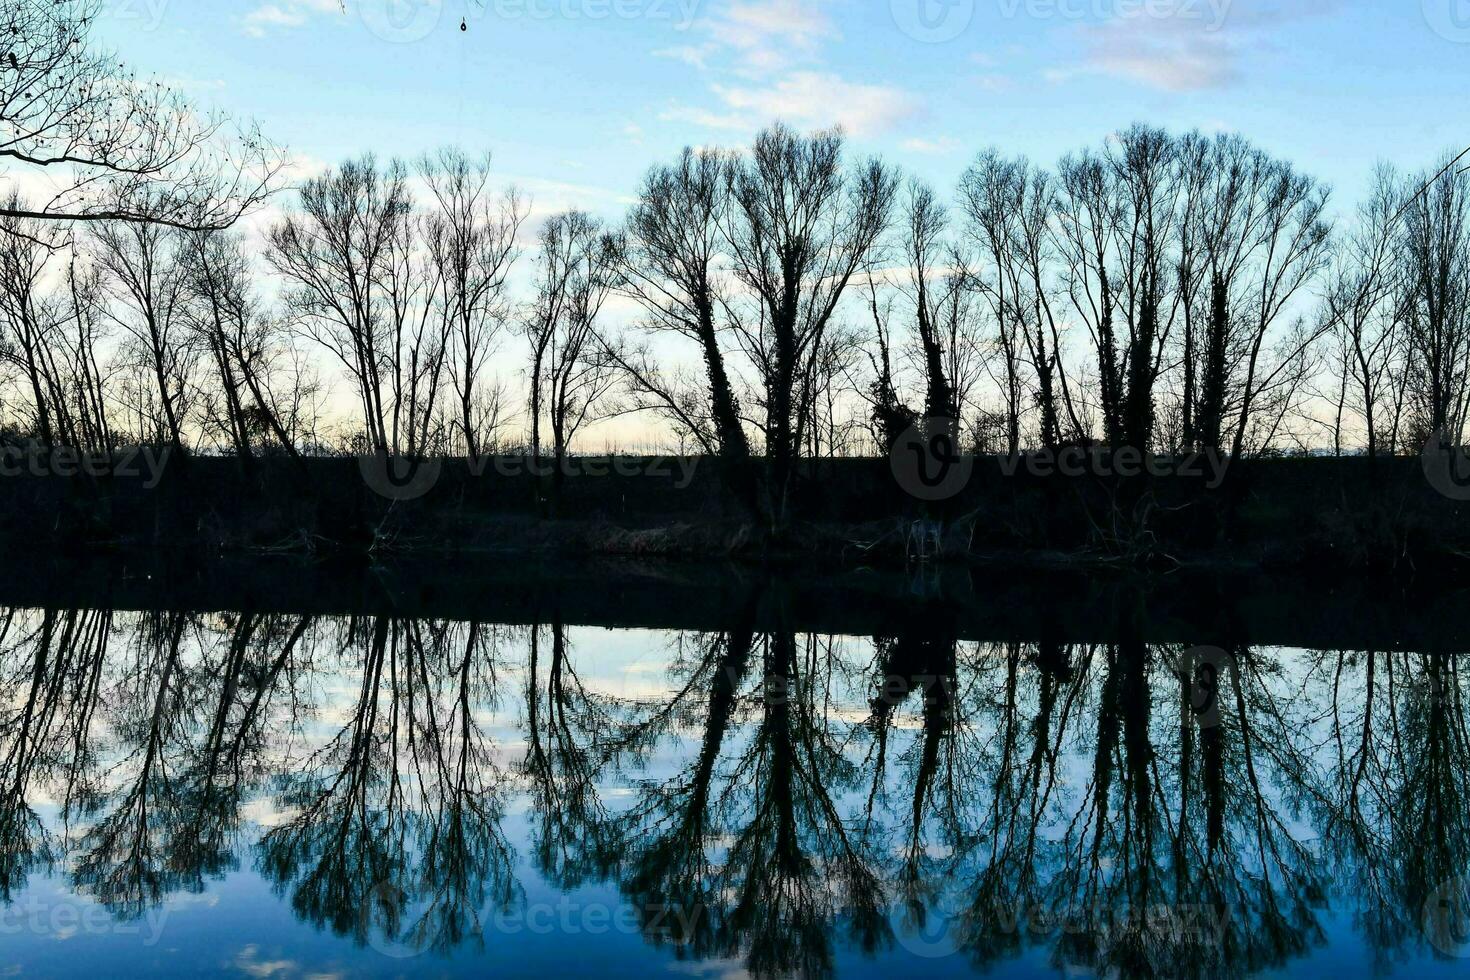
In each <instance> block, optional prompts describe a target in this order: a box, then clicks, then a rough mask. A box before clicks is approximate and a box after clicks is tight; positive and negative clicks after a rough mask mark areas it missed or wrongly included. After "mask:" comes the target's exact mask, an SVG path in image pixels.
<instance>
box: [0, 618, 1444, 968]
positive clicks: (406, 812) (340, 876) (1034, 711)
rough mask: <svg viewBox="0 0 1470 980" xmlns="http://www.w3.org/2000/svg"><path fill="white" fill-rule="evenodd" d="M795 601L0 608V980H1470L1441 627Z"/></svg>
mask: <svg viewBox="0 0 1470 980" xmlns="http://www.w3.org/2000/svg"><path fill="white" fill-rule="evenodd" d="M762 601H765V600H753V601H752V604H751V605H749V606H742V607H741V608H743V609H754V608H756V607H757V606H758V605H759V603H760V602H762ZM982 601H983V600H982ZM525 618H526V619H531V620H536V619H539V618H540V614H539V612H538V613H537V614H536V615H533V616H528V617H525ZM584 618H585V617H584ZM790 618H791V620H792V621H793V622H794V621H797V620H800V619H801V617H800V616H793V617H790ZM784 619H785V617H783V615H782V614H781V613H780V611H779V609H778V610H777V612H775V613H770V612H769V610H768V611H767V612H766V613H763V614H762V615H759V616H756V615H754V614H751V615H748V616H747V615H745V614H743V613H740V612H736V613H735V614H732V615H730V616H728V617H722V621H721V622H720V623H718V624H711V627H710V628H709V629H706V630H691V629H687V628H680V629H651V628H639V629H629V628H618V629H611V628H607V627H605V626H601V625H598V624H597V623H595V622H576V621H572V620H569V619H567V618H565V617H563V616H561V615H559V614H557V613H555V612H552V613H549V614H548V615H547V616H546V618H545V620H544V621H541V622H539V623H537V622H524V621H523V622H520V623H519V624H517V625H498V624H496V623H493V622H470V621H465V620H464V619H461V618H448V619H432V618H414V617H403V616H399V615H396V614H395V613H394V611H393V610H391V609H384V610H382V611H381V612H379V613H376V614H374V613H371V612H362V611H358V612H355V613H352V614H350V615H349V614H340V615H339V614H321V613H316V612H308V613H291V612H281V611H272V612H251V611H241V610H239V609H235V610H230V611H208V612H202V611H188V610H171V611H146V610H145V611H138V610H136V609H134V610H124V609H111V608H70V607H66V606H57V607H55V608H21V607H12V608H6V609H3V610H0V976H24V977H30V976H79V975H90V976H103V975H136V974H141V973H144V972H147V973H150V974H155V975H163V976H193V975H197V974H200V973H211V974H215V973H217V974H222V975H233V976H239V977H255V978H273V980H292V978H298V977H299V978H306V977H358V976H364V977H369V976H385V977H386V976H400V975H409V976H506V977H521V976H525V977H531V976H545V975H548V974H550V975H557V974H569V973H575V974H577V975H582V974H587V975H606V976H640V977H642V976H650V975H667V976H670V977H747V976H750V977H782V976H803V977H868V976H874V977H876V976H892V975H895V974H896V973H899V972H902V973H904V974H909V975H915V976H949V977H961V976H977V975H981V974H986V975H990V976H997V977H1023V976H1056V975H1062V976H1095V975H1100V976H1197V977H1220V976H1225V977H1230V976H1237V977H1250V976H1263V977H1264V976H1292V975H1315V976H1324V975H1329V976H1335V977H1340V978H1349V977H1356V976H1369V975H1389V976H1394V975H1397V976H1404V977H1419V976H1446V977H1448V976H1457V977H1458V976H1464V975H1465V973H1466V970H1467V967H1470V918H1467V915H1466V910H1467V908H1470V903H1467V885H1470V878H1467V877H1466V875H1467V874H1470V733H1467V717H1466V698H1465V695H1466V692H1467V685H1470V671H1467V666H1470V664H1467V661H1466V658H1464V657H1462V656H1460V655H1457V654H1456V653H1454V652H1453V651H1452V650H1435V651H1433V652H1430V651H1424V650H1402V649H1378V650H1371V649H1333V650H1314V649H1303V648H1299V647H1292V646H1282V645H1272V644H1271V643H1270V642H1262V641H1261V640H1260V639H1259V638H1255V637H1251V636H1248V635H1244V634H1247V633H1249V632H1250V631H1249V630H1248V629H1247V630H1243V631H1242V635H1241V636H1238V637H1234V638H1231V637H1228V636H1227V637H1225V638H1224V639H1223V640H1222V639H1221V635H1220V634H1219V633H1218V632H1217V633H1216V634H1215V635H1214V636H1213V637H1212V638H1213V639H1214V640H1215V644H1214V645H1211V646H1198V645H1194V644H1193V643H1191V642H1188V641H1187V640H1179V641H1177V642H1154V641H1145V640H1143V639H1141V638H1139V637H1141V636H1142V634H1143V632H1145V631H1140V632H1139V634H1138V636H1134V635H1130V631H1129V630H1128V629H1126V628H1124V629H1122V630H1119V629H1116V628H1111V627H1110V628H1109V630H1107V631H1106V635H1101V632H1102V631H1100V635H1099V637H1098V638H1097V640H1096V641H1095V642H1071V641H1069V642H1059V641H1056V640H1052V639H1046V638H1045V637H1047V636H1048V635H1050V634H1052V632H1053V631H1052V630H1051V629H1049V628H1047V627H1046V626H1045V625H1044V624H1045V622H1046V619H1045V617H1044V616H1043V615H1041V614H1038V617H1037V619H1036V628H1035V630H1034V631H1033V633H1032V635H1031V637H1030V638H1027V637H1026V636H1024V635H1021V636H1016V637H1014V638H1006V639H994V638H990V639H985V638H977V637H976V636H974V635H968V636H967V635H966V632H967V631H966V630H965V629H963V628H960V627H958V626H957V625H956V620H955V618H954V617H953V616H951V615H949V614H947V613H946V612H945V611H944V610H943V608H941V607H938V606H935V605H933V604H931V603H929V602H928V601H927V600H923V599H916V600H915V601H914V602H913V603H912V608H911V610H910V614H909V615H905V616H900V617H898V619H897V620H895V619H893V618H891V617H890V618H889V619H888V620H887V624H888V625H886V626H885V629H884V632H883V634H882V635H877V636H874V635H859V632H858V631H854V632H851V633H844V632H841V631H837V632H829V631H825V630H824V631H822V632H812V631H809V630H805V629H799V628H795V627H794V626H793V627H790V628H788V627H785V626H783V625H782V624H783V620H784ZM865 628H866V623H865ZM969 632H970V633H972V634H973V632H974V631H969ZM1070 632H1071V633H1073V634H1074V635H1075V634H1076V633H1077V632H1078V631H1077V630H1076V629H1073V630H1071V631H1070ZM1081 632H1082V633H1084V634H1085V632H1086V629H1085V625H1084V627H1082V628H1081ZM1348 632H1349V634H1350V633H1351V627H1350V626H1349V627H1348ZM1375 635H1376V634H1375ZM1268 639H1269V638H1268ZM1364 645H1365V646H1369V645H1370V644H1364ZM1372 645H1377V640H1376V639H1375V641H1374V644H1372Z"/></svg>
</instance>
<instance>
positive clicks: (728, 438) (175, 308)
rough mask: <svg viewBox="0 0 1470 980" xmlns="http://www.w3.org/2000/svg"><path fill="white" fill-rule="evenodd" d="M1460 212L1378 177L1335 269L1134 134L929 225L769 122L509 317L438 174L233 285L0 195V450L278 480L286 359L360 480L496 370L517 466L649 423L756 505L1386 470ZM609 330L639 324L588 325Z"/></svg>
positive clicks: (203, 251)
mask: <svg viewBox="0 0 1470 980" xmlns="http://www.w3.org/2000/svg"><path fill="white" fill-rule="evenodd" d="M415 180H416V182H417V183H418V184H419V185H421V186H422V187H423V188H424V189H425V190H424V191H421V192H420V193H419V194H418V199H416V198H415V195H414V193H413V192H412V191H411V190H410V184H411V182H413V181H415ZM1467 191H1470V184H1467V178H1466V176H1465V174H1464V173H1461V172H1456V170H1455V167H1454V166H1449V167H1447V168H1446V169H1444V170H1443V171H1441V172H1440V173H1439V174H1437V175H1435V176H1433V177H1432V178H1425V177H1414V178H1409V179H1405V178H1401V177H1399V176H1398V175H1396V174H1395V173H1394V172H1393V171H1391V170H1389V169H1387V168H1384V169H1381V170H1380V171H1379V172H1378V174H1377V176H1376V179H1375V182H1374V186H1373V192H1372V194H1371V196H1370V198H1369V200H1368V201H1367V202H1366V203H1365V204H1364V205H1363V206H1362V207H1361V208H1360V209H1359V213H1358V216H1357V219H1356V220H1355V221H1353V222H1350V223H1349V225H1348V227H1346V228H1344V229H1343V230H1342V231H1341V233H1340V234H1338V235H1337V236H1336V237H1334V236H1333V234H1332V229H1331V228H1330V226H1329V223H1328V219H1327V215H1326V208H1327V192H1326V190H1325V189H1324V188H1322V187H1321V186H1320V185H1318V184H1317V183H1316V182H1315V181H1313V180H1312V179H1311V178H1309V177H1307V176H1304V175H1302V174H1300V173H1298V172H1297V171H1296V170H1295V169H1294V168H1293V167H1292V166H1291V165H1290V164H1288V163H1285V162H1283V161H1279V160H1275V159H1273V158H1271V157H1270V156H1268V155H1267V154H1265V153H1264V152H1262V151H1260V150H1258V149H1256V148H1255V147H1253V146H1251V145H1250V144H1249V143H1248V142H1246V141H1245V140H1244V139H1242V138H1240V137H1237V136H1216V137H1204V136H1201V135H1199V134H1188V135H1185V136H1182V137H1176V136H1171V135H1169V134H1167V133H1165V132H1163V131H1161V130H1157V129H1152V128H1147V127H1142V126H1139V127H1135V128H1133V129H1130V130H1128V131H1127V132H1125V133H1122V134H1121V135H1119V136H1117V137H1116V138H1114V139H1111V140H1109V141H1108V142H1107V143H1106V144H1105V145H1104V146H1103V147H1102V148H1101V149H1100V150H1096V151H1093V150H1086V151H1083V152H1081V153H1078V154H1075V155H1071V156H1068V157H1066V158H1065V159H1063V160H1062V161H1061V163H1060V165H1059V166H1058V167H1057V168H1056V170H1055V172H1052V171H1047V170H1044V169H1042V168H1039V167H1037V166H1035V165H1033V164H1031V163H1029V162H1028V161H1026V160H1024V159H1008V158H1005V157H1003V156H1001V155H1000V154H999V153H997V152H995V151H987V152H985V153H982V154H981V155H980V156H979V157H978V158H977V160H976V161H975V163H974V165H973V166H971V167H970V168H969V169H968V170H967V171H966V173H965V174H964V176H963V178H962V180H961V182H960V187H959V199H958V204H957V206H956V208H955V209H954V211H955V214H954V215H952V214H951V213H950V210H949V209H947V208H946V207H945V206H944V205H943V204H942V203H940V201H939V198H938V197H937V196H936V195H935V193H934V192H933V191H932V190H931V189H930V188H928V187H926V186H925V185H923V184H922V183H920V182H918V181H912V180H910V181H904V180H902V179H901V178H900V176H899V175H898V174H897V172H896V171H895V170H893V169H892V168H890V167H888V166H887V165H885V164H883V163H881V162H879V161H875V160H870V161H862V162H860V163H852V162H849V161H847V160H846V159H845V158H844V153H843V140H842V138H841V136H840V135H839V134H836V133H830V132H829V133H818V134H814V135H811V136H804V135H799V134H797V133H794V132H792V131H790V130H787V129H785V128H782V127H779V126H778V127H775V128H772V129H770V130H768V131H766V132H764V133H762V134H761V135H760V136H759V137H758V138H757V139H756V141H755V143H754V145H753V147H752V148H751V150H750V151H749V152H748V153H744V154H727V153H720V152H717V151H700V152H695V151H692V150H691V151H685V153H684V154H683V155H681V156H680V157H679V158H678V159H677V160H676V161H674V162H673V163H670V164H665V165H660V166H657V167H654V168H653V169H652V170H651V171H650V172H649V174H648V176H647V178H646V179H645V181H644V183H643V186H642V187H641V189H640V192H639V196H638V200H637V202H636V203H635V204H634V206H633V207H632V209H631V212H630V214H629V215H628V219H627V222H626V226H625V227H624V228H622V229H620V230H612V229H609V228H607V227H605V226H604V225H603V223H602V222H600V221H599V220H597V219H595V218H593V217H592V216H590V215H588V214H585V213H582V212H576V211H574V212H568V213H564V214H558V215H555V216H553V217H551V218H550V219H548V220H547V221H546V222H545V223H544V225H543V226H542V227H541V229H540V230H539V235H538V239H537V242H536V246H535V249H534V251H535V254H534V257H533V260H532V261H533V264H534V273H533V277H534V285H533V287H532V288H531V290H530V291H531V294H532V295H531V297H530V299H529V300H527V301H525V302H518V301H517V300H516V298H515V293H516V289H515V284H516V279H515V277H514V275H513V270H514V267H515V265H516V263H517V260H518V258H519V256H520V252H521V251H522V247H521V242H520V233H521V231H522V229H523V227H524V224H525V219H526V215H527V211H528V208H527V203H526V201H525V200H524V199H523V198H521V197H520V196H518V195H517V194H516V192H515V191H513V190H512V191H508V192H505V193H498V192H496V191H494V190H492V188H491V180H490V171H489V161H488V159H473V158H470V157H468V156H467V155H465V154H464V153H462V152H460V151H457V150H444V151H441V152H440V153H438V154H435V155H432V156H429V157H426V158H424V159H423V160H421V161H419V162H418V163H417V164H416V165H415V166H414V167H413V168H412V169H410V168H409V167H408V166H406V165H404V164H402V163H399V162H392V163H389V164H387V165H386V166H383V165H380V164H378V163H377V162H376V161H374V160H373V159H372V158H363V159H361V160H356V161H352V162H349V163H346V164H344V165H343V166H341V167H339V168H336V169H333V170H329V171H327V172H326V173H324V174H322V175H321V176H318V177H316V178H314V179H312V180H309V181H307V182H306V184H305V185H304V186H303V187H302V188H301V189H300V192H299V195H298V200H297V201H296V202H295V203H294V205H293V206H292V207H291V208H290V210H289V212H288V213H287V214H286V216H285V217H284V218H283V219H282V220H280V221H279V222H278V223H277V224H276V225H275V226H274V227H272V228H271V229H270V231H269V233H268V237H267V241H266V243H265V248H264V256H265V260H266V263H267V265H268V267H269V271H270V272H271V273H273V275H271V276H270V277H269V280H268V282H264V283H262V282H258V281H257V278H258V276H259V273H260V272H261V271H262V270H259V269H257V268H256V266H255V264H254V263H253V261H252V255H251V253H252V251H253V250H255V248H256V245H255V243H253V242H250V241H248V240H247V239H246V238H244V237H243V236H241V235H240V234H238V233H235V232H228V231H220V230H215V229H208V228H202V229H178V228H174V227H171V226H170V225H169V224H167V223H166V222H161V221H147V220H139V221H122V220H110V221H101V222H90V221H89V222H87V223H86V225H85V227H84V228H80V229H79V227H78V226H77V225H76V224H75V223H58V222H56V221H52V220H49V219H46V218H40V217H35V216H28V215H25V214H24V213H23V212H24V210H25V209H24V205H23V203H22V202H21V199H20V198H19V196H18V195H15V194H13V193H12V195H11V197H10V198H9V199H8V200H7V202H6V208H5V211H6V212H7V213H6V214H4V215H3V216H0V304H3V306H0V312H3V317H4V319H3V326H4V348H3V353H4V357H5V361H6V364H7V366H8V367H9V368H10V369H11V375H10V376H9V377H8V378H7V379H6V380H7V381H8V382H11V385H10V387H9V393H10V398H9V399H7V402H8V405H7V407H8V408H9V410H10V413H9V421H10V422H11V424H12V425H13V426H14V427H15V428H16V429H18V430H20V431H21V432H23V433H24V434H27V435H33V436H35V437H36V438H39V439H41V440H42V441H44V442H46V443H69V444H76V445H86V446H104V445H112V444H114V443H115V441H116V440H117V438H119V436H118V435H117V434H116V433H118V432H119V431H121V432H123V433H125V436H124V438H127V439H140V440H150V439H151V440H162V441H168V442H173V443H176V444H183V443H185V442H188V443H190V444H193V445H205V446H211V447H216V448H222V449H226V450H229V451H232V452H236V453H239V454H241V455H249V454H251V453H252V452H257V451H260V450H261V449H262V448H265V447H266V446H275V447H277V448H278V449H281V450H283V451H286V452H299V451H301V449H302V448H304V447H305V446H307V445H311V446H320V445H321V444H323V442H324V441H325V440H326V439H327V436H326V434H324V433H322V432H321V431H320V428H321V425H322V400H321V398H320V392H321V384H320V381H319V380H318V378H317V377H316V371H315V370H314V369H313V367H312V365H313V362H314V358H313V357H312V356H311V355H312V352H313V351H315V352H326V353H327V354H329V355H330V357H329V359H330V360H331V361H332V362H334V363H335V366H336V367H337V368H338V369H340V373H341V374H342V375H343V376H344V377H345V379H346V380H347V382H348V383H349V386H350V389H351V391H352V394H353V395H354V396H355V399H356V402H357V405H356V411H355V413H354V417H353V418H352V419H351V426H350V428H351V430H352V434H353V435H354V436H356V440H355V441H356V444H357V445H358V446H359V448H363V449H368V450H376V451H380V452H387V453H403V454H410V455H413V454H421V453H431V452H467V453H470V454H476V453H479V452H481V451H483V450H484V449H485V448H487V447H490V446H494V445H496V444H497V443H498V442H499V441H500V440H501V439H502V437H503V432H502V428H503V427H504V426H505V425H506V423H507V422H508V418H507V415H508V413H507V411H506V398H505V390H504V388H503V386H502V384H501V382H500V381H498V380H497V379H496V377H495V376H494V373H493V372H494V368H495V366H496V362H495V358H496V355H497V353H500V352H503V353H504V354H505V357H504V358H502V359H501V360H500V361H499V362H498V364H499V366H500V367H501V368H502V369H503V368H505V367H506V366H508V364H509V362H508V361H507V360H506V359H505V358H515V359H516V362H517V363H515V364H514V366H515V367H517V368H520V369H521V370H522V372H523V374H524V377H525V380H526V404H527V411H526V419H525V422H526V425H525V430H526V431H525V436H524V439H525V441H526V442H528V443H529V445H530V446H532V447H533V448H534V449H536V450H537V451H539V450H540V448H541V447H542V446H543V444H546V445H549V447H550V448H551V449H552V450H553V451H554V452H555V453H556V454H558V455H561V454H564V453H566V452H568V451H569V450H570V448H571V446H572V444H573V440H574V439H575V437H576V436H577V434H578V433H579V432H580V431H581V430H582V429H583V427H584V426H585V425H586V424H588V423H589V422H594V421H597V420H599V419H603V418H606V417H609V416H611V415H620V414H626V413H630V412H647V413H652V414H655V415H657V416H660V417H661V418H663V419H664V420H665V421H666V423H667V424H668V425H669V426H670V427H671V429H672V431H673V432H674V433H675V435H676V437H677V438H678V440H679V441H680V442H681V444H683V445H685V446H686V447H697V448H698V449H699V450H700V451H703V452H706V453H711V454H720V455H723V456H726V457H730V458H737V459H738V458H746V457H749V456H750V455H751V454H752V453H753V452H755V451H763V452H764V453H765V454H766V455H767V456H768V457H769V459H770V461H771V463H772V466H773V468H774V470H775V472H776V473H777V474H778V478H777V480H776V483H777V485H784V479H782V478H781V477H780V475H779V474H780V473H781V472H783V471H784V470H787V469H789V467H790V466H791V464H792V463H793V461H794V460H795V459H796V458H798V457H799V456H802V455H823V454H829V453H843V452H854V451H860V450H861V449H862V448H864V447H868V448H871V447H873V446H874V445H877V446H879V447H882V446H883V445H885V444H887V443H890V442H891V441H892V440H893V439H894V438H896V437H897V436H898V435H899V434H900V433H901V432H902V431H903V430H904V429H906V428H907V427H908V426H909V425H912V424H913V423H914V422H915V421H917V420H919V419H922V418H929V419H934V420H947V421H944V422H942V423H933V424H943V425H945V426H949V427H953V429H954V431H955V434H957V435H958V434H960V432H961V431H963V433H964V435H965V437H966V438H967V440H968V441H969V442H970V443H971V444H972V445H973V446H974V447H975V448H977V449H981V450H990V451H1003V452H1015V451H1018V450H1020V449H1023V448H1027V447H1034V446H1043V445H1044V446H1050V447H1055V446H1058V445H1061V444H1063V443H1068V442H1075V441H1079V440H1094V439H1096V440H1101V441H1103V442H1106V443H1108V444H1111V445H1117V446H1123V445H1127V446H1134V447H1139V448H1154V449H1164V450H1180V449H1188V448H1215V449H1221V450H1225V451H1228V452H1231V453H1233V454H1237V455H1238V454H1241V453H1247V452H1261V451H1266V450H1270V449H1273V448H1282V447H1286V446H1294V445H1295V446H1300V445H1303V444H1307V443H1309V442H1312V441H1313V440H1316V441H1318V442H1319V443H1320V440H1321V437H1322V433H1323V432H1324V431H1325V432H1327V433H1328V434H1330V437H1331V441H1332V444H1333V446H1334V447H1336V448H1337V449H1338V450H1339V451H1340V450H1342V449H1343V448H1344V447H1345V446H1347V445H1358V446H1362V447H1363V448H1366V450H1367V451H1368V452H1369V453H1373V454H1377V453H1380V452H1383V453H1394V452H1399V451H1402V450H1403V449H1405V448H1417V446H1416V445H1415V444H1416V443H1419V444H1421V445H1422V440H1423V439H1424V438H1427V437H1428V435H1429V434H1431V433H1433V432H1439V431H1443V432H1446V433H1448V434H1449V435H1450V436H1452V437H1454V438H1458V436H1459V435H1460V434H1461V432H1462V430H1463V428H1464V423H1465V413H1466V404H1465V393H1466V386H1465V374H1466V369H1467V363H1470V314H1467V311H1470V275H1467V270H1466V258H1467V255H1470V248H1467V244H1470V228H1467V222H1466V214H1467V205H1470V195H1467ZM522 278H526V277H522ZM266 292H268V293H270V294H272V295H273V296H274V300H273V301H272V302H270V303H267V302H265V301H263V300H262V299H261V294H262V293H266ZM614 298H620V299H622V300H624V301H631V304H632V306H631V308H635V309H637V310H638V314H637V315H636V316H634V317H631V318H630V317H626V316H625V317H622V318H620V319H619V321H618V322H613V321H614V318H612V317H610V316H609V315H608V310H609V304H610V301H611V300H613V299H614ZM666 337H672V338H676V341H670V340H667V339H665V338H666ZM109 338H112V339H113V340H114V341H116V343H109ZM513 338H518V339H519V340H521V341H522V342H523V343H524V347H523V348H522V350H521V352H520V353H519V354H516V353H515V352H513V351H510V350H506V348H507V346H508V344H507V342H508V341H509V340H511V339H513ZM756 447H758V448H756Z"/></svg>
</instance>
